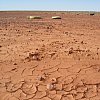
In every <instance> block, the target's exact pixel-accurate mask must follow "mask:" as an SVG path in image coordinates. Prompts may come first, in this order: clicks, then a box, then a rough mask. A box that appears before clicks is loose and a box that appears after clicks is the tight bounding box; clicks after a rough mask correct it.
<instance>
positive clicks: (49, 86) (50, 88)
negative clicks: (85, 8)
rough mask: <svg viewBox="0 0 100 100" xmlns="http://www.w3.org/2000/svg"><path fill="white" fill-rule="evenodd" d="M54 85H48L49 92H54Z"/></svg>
mask: <svg viewBox="0 0 100 100" xmlns="http://www.w3.org/2000/svg"><path fill="white" fill-rule="evenodd" d="M54 88H55V87H54V85H53V84H52V83H49V84H47V89H48V90H54Z"/></svg>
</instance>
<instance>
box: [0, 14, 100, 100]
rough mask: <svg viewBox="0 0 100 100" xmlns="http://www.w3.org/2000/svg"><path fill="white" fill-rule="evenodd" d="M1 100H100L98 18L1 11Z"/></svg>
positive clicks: (95, 16)
mask: <svg viewBox="0 0 100 100" xmlns="http://www.w3.org/2000/svg"><path fill="white" fill-rule="evenodd" d="M28 15H41V16H42V17H43V19H38V20H37V19H35V20H28V19H27V18H26V16H28ZM52 15H60V16H61V17H62V19H59V20H52V19H51V16H52ZM0 100H100V15H94V16H90V15H88V14H79V15H78V14H76V13H75V14H74V13H62V12H60V13H57V12H52V13H50V12H0Z"/></svg>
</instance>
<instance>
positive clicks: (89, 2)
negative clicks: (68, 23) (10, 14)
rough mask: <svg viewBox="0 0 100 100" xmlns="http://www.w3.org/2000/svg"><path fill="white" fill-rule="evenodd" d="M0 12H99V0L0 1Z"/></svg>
mask: <svg viewBox="0 0 100 100" xmlns="http://www.w3.org/2000/svg"><path fill="white" fill-rule="evenodd" d="M2 10H47V11H48V10H58V11H60V10H61V11H100V0H0V11H2Z"/></svg>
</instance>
